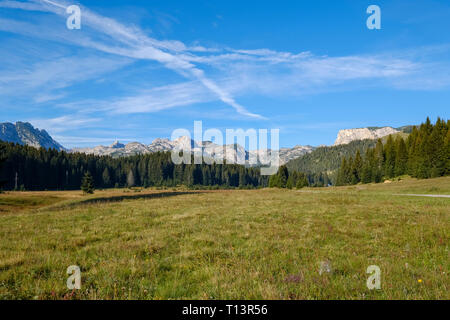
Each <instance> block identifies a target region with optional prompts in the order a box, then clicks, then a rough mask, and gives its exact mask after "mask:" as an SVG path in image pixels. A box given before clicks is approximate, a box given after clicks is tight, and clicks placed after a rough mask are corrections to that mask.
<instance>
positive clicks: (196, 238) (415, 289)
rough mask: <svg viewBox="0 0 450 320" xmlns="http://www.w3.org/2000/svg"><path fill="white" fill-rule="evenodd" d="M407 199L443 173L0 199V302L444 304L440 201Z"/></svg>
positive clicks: (448, 184) (444, 222)
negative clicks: (77, 281)
mask: <svg viewBox="0 0 450 320" xmlns="http://www.w3.org/2000/svg"><path fill="white" fill-rule="evenodd" d="M410 193H414V194H418V193H420V194H445V195H450V178H449V177H447V178H438V179H429V180H414V179H405V180H402V181H395V182H392V183H389V184H377V185H356V186H351V187H332V188H305V189H301V190H279V189H261V190H214V191H189V190H184V189H177V190H174V189H168V190H156V189H146V190H135V191H133V190H124V189H122V190H104V191H96V193H95V194H94V195H91V196H84V195H83V194H82V193H81V191H61V192H7V193H3V194H0V299H450V290H449V289H450V281H449V266H450V259H449V246H448V245H449V235H450V220H449V219H450V199H449V198H429V197H413V196H403V195H400V194H410ZM321 264H326V265H328V266H329V269H330V272H323V273H322V274H320V273H319V269H320V267H321ZM70 265H78V266H80V268H81V272H82V287H81V290H76V291H72V290H69V289H67V287H66V280H67V278H68V275H67V274H66V269H67V267H68V266H70ZM369 265H377V266H379V267H380V269H381V289H380V290H369V289H368V288H367V286H366V281H367V278H368V276H369V275H368V274H366V269H367V267H368V266H369Z"/></svg>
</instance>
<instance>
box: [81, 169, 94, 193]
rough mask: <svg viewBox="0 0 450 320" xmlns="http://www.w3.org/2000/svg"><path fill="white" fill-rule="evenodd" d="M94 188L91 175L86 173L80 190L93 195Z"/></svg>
mask: <svg viewBox="0 0 450 320" xmlns="http://www.w3.org/2000/svg"><path fill="white" fill-rule="evenodd" d="M94 188H95V187H94V178H92V175H91V173H90V172H89V171H87V172H86V173H85V174H84V177H83V180H82V182H81V190H83V192H84V193H86V194H93V193H94V190H95V189H94Z"/></svg>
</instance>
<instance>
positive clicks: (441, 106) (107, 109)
mask: <svg viewBox="0 0 450 320" xmlns="http://www.w3.org/2000/svg"><path fill="white" fill-rule="evenodd" d="M71 4H77V5H79V6H80V7H81V13H82V17H81V29H80V30H68V29H67V28H66V19H67V17H68V16H69V15H68V14H67V13H66V12H65V8H66V7H67V6H69V5H71ZM371 4H375V5H378V6H379V7H380V8H381V30H369V29H368V28H367V27H366V20H367V18H368V16H369V15H368V14H367V13H366V9H367V7H368V6H369V5H371ZM449 30H450V2H448V1H444V0H442V1H429V0H426V1H422V0H418V1H412V0H405V1H400V0H397V1H396V0H390V1H379V0H374V1H359V0H348V1H347V0H340V1H323V0H315V1H312V0H311V1H299V0H292V1H253V0H247V1H234V0H229V1H224V0H221V1H185V0H183V1H175V0H164V1H154V0H153V1H148V0H147V1H133V2H131V1H123V0H120V1H119V0H110V1H97V0H94V1H93V0H90V1H82V2H66V1H61V0H54V1H53V0H51V1H48V0H36V1H9V0H8V1H6V0H0V44H1V45H0V61H1V64H0V106H1V109H0V122H5V121H9V122H15V121H30V122H31V123H32V124H33V125H35V126H37V127H39V128H42V129H46V130H47V131H48V132H49V133H50V134H51V135H52V136H53V137H54V138H55V139H56V140H58V141H59V142H60V143H62V144H63V145H64V146H66V147H69V148H70V147H75V146H79V147H82V146H93V145H98V144H104V145H106V144H110V143H112V142H113V140H115V139H119V140H120V141H122V142H129V141H139V142H143V143H151V141H152V140H153V139H155V138H157V137H167V138H169V137H170V136H171V133H172V131H173V130H174V129H176V128H186V129H189V130H191V131H192V130H193V122H194V120H202V121H203V127H204V128H205V129H207V128H218V129H220V130H223V132H224V131H225V129H226V128H243V129H249V128H256V129H264V128H267V129H271V128H279V129H280V145H281V146H284V147H291V146H294V145H296V144H301V145H306V144H310V145H321V144H332V143H333V141H334V139H335V138H336V134H337V132H338V130H339V129H344V128H358V127H366V126H384V125H389V126H401V125H406V124H416V123H420V122H422V121H423V120H424V119H425V118H426V117H427V116H430V117H431V118H432V119H435V118H436V117H437V116H441V117H444V118H449V110H450V108H449V101H450V32H449Z"/></svg>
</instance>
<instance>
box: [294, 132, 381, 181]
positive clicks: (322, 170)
mask: <svg viewBox="0 0 450 320" xmlns="http://www.w3.org/2000/svg"><path fill="white" fill-rule="evenodd" d="M375 145H376V141H374V140H369V139H366V140H355V141H352V142H350V143H348V144H342V145H337V146H324V147H318V148H316V149H314V150H313V151H312V152H310V153H307V154H305V155H304V156H302V157H299V158H297V159H293V160H291V161H289V162H288V163H287V164H286V165H287V167H288V169H289V171H290V172H293V171H297V172H305V173H306V174H308V177H309V179H310V184H311V185H313V186H314V185H315V186H322V185H323V186H327V185H328V184H329V183H331V184H335V182H336V178H337V172H338V169H339V167H340V166H341V162H342V158H343V157H346V158H348V157H349V156H351V155H353V156H354V155H355V153H356V152H357V151H358V150H359V151H360V152H364V150H366V149H367V148H371V147H374V146H375Z"/></svg>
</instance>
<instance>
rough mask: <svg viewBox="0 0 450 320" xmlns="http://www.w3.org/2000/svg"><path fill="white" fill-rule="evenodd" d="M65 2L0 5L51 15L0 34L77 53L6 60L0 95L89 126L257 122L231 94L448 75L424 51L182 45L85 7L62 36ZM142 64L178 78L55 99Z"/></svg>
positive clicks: (308, 90)
mask: <svg viewBox="0 0 450 320" xmlns="http://www.w3.org/2000/svg"><path fill="white" fill-rule="evenodd" d="M71 4H72V3H69V2H67V1H56V0H55V1H53V0H52V1H49V0H32V1H29V2H19V1H10V0H8V1H1V2H0V7H3V8H6V9H10V10H16V9H17V10H25V11H30V12H35V11H36V12H39V13H42V12H46V13H53V14H55V15H56V17H58V18H59V20H55V21H53V20H51V19H48V14H46V15H45V18H44V17H42V19H40V20H39V17H36V21H37V22H38V23H39V28H35V26H34V25H33V23H35V22H36V21H33V22H28V21H26V20H25V19H23V20H14V19H11V18H9V17H8V18H2V17H0V30H2V31H6V32H11V33H16V34H20V35H23V36H26V37H30V38H33V39H40V40H44V41H51V42H52V43H57V44H58V45H60V46H71V47H75V48H77V49H78V50H74V52H70V54H67V53H64V54H61V55H58V54H55V53H52V54H49V55H48V56H46V55H45V54H42V55H40V56H39V57H38V58H36V57H34V59H32V61H31V63H22V64H20V63H19V64H18V63H17V62H16V61H14V65H15V66H19V67H20V70H19V72H18V71H17V70H13V69H12V68H8V69H5V70H2V72H1V74H0V94H2V95H8V94H14V90H12V88H16V89H17V90H19V91H20V90H21V91H22V92H21V93H24V92H26V91H27V90H29V91H31V92H32V95H33V101H35V102H36V103H45V102H49V101H56V100H58V103H57V106H61V107H63V108H66V109H74V110H76V112H78V111H80V110H81V111H82V112H83V113H82V114H83V117H86V119H90V118H92V119H98V118H99V117H98V116H95V117H88V116H87V115H88V114H90V113H94V112H104V113H108V114H110V115H123V114H132V113H153V112H158V111H162V110H166V109H171V108H175V107H186V106H189V105H192V104H198V103H207V102H214V101H220V102H221V103H223V104H225V105H227V106H231V107H232V108H233V109H234V110H235V111H236V112H237V114H239V115H240V116H244V117H245V118H251V119H256V120H258V119H264V116H263V115H261V114H259V112H256V111H255V110H257V108H258V106H249V107H245V106H243V105H242V104H241V103H239V102H238V99H239V98H240V97H243V96H245V95H248V94H258V95H262V96H274V95H282V96H296V95H305V94H314V93H319V92H327V91H333V90H352V89H353V88H355V87H362V86H374V85H382V86H389V87H392V88H400V89H408V88H414V89H425V90H429V89H433V88H442V87H446V86H449V85H450V76H448V74H450V72H445V71H449V70H450V67H449V66H448V65H447V64H442V63H439V62H438V63H436V62H433V63H430V62H428V61H426V58H424V56H425V55H424V52H426V55H433V54H434V52H433V51H432V50H431V51H423V50H421V51H420V52H411V51H410V52H394V53H384V54H381V53H377V54H354V55H349V56H334V57H333V56H320V55H315V54H313V53H311V52H309V51H305V52H298V53H291V52H280V51H275V50H271V49H268V48H260V49H251V50H248V49H234V48H229V47H220V46H216V47H213V48H209V47H206V46H203V45H201V44H200V43H194V44H189V45H188V44H185V43H183V42H181V41H178V40H158V39H155V38H154V37H150V36H149V35H148V34H147V33H146V32H145V31H144V30H143V29H141V28H139V27H138V26H136V25H132V24H125V23H121V22H119V21H117V20H114V19H111V18H108V17H105V16H102V15H100V14H97V13H95V12H93V11H91V10H89V9H88V8H86V7H82V30H73V31H69V30H67V29H65V18H66V17H67V14H66V12H65V8H66V7H67V6H68V5H71ZM169 20H171V21H173V19H171V18H169ZM447 49H448V48H447ZM0 50H1V49H0ZM147 61H149V62H153V63H154V62H156V63H158V64H160V65H161V66H163V67H164V68H166V69H168V70H171V71H173V72H175V73H176V74H177V75H181V77H182V81H178V83H170V84H162V85H161V84H158V85H154V84H152V85H149V84H148V83H146V82H145V81H143V82H142V83H140V84H138V85H136V86H135V87H133V88H132V89H131V90H129V91H128V92H127V93H126V94H124V93H123V92H121V93H117V92H115V91H114V90H111V91H110V92H109V95H108V96H107V97H104V96H102V97H92V98H89V99H87V98H86V97H82V98H79V99H77V98H73V99H72V100H71V101H70V102H67V101H64V102H60V101H59V100H60V99H61V98H63V97H65V96H67V95H66V93H65V92H63V91H62V89H65V88H68V87H70V86H72V85H74V84H76V83H82V82H85V81H86V80H89V79H96V78H99V77H100V76H103V75H104V74H106V73H108V72H114V71H117V70H119V69H121V68H123V67H126V66H128V65H130V64H132V63H133V62H147ZM445 75H447V76H445ZM178 77H179V76H178ZM33 90H34V91H33ZM251 110H252V111H251ZM86 119H85V120H86ZM64 120H65V119H61V118H54V119H50V120H49V122H47V123H44V122H41V123H42V124H46V125H48V126H53V127H54V128H55V130H61V131H58V132H62V131H64V128H63V126H61V127H56V123H57V121H64ZM42 121H43V120H42ZM80 121H81V122H80ZM80 121H79V122H77V121H74V123H75V125H79V126H82V125H84V124H90V123H91V122H83V120H82V119H81V120H80Z"/></svg>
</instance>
